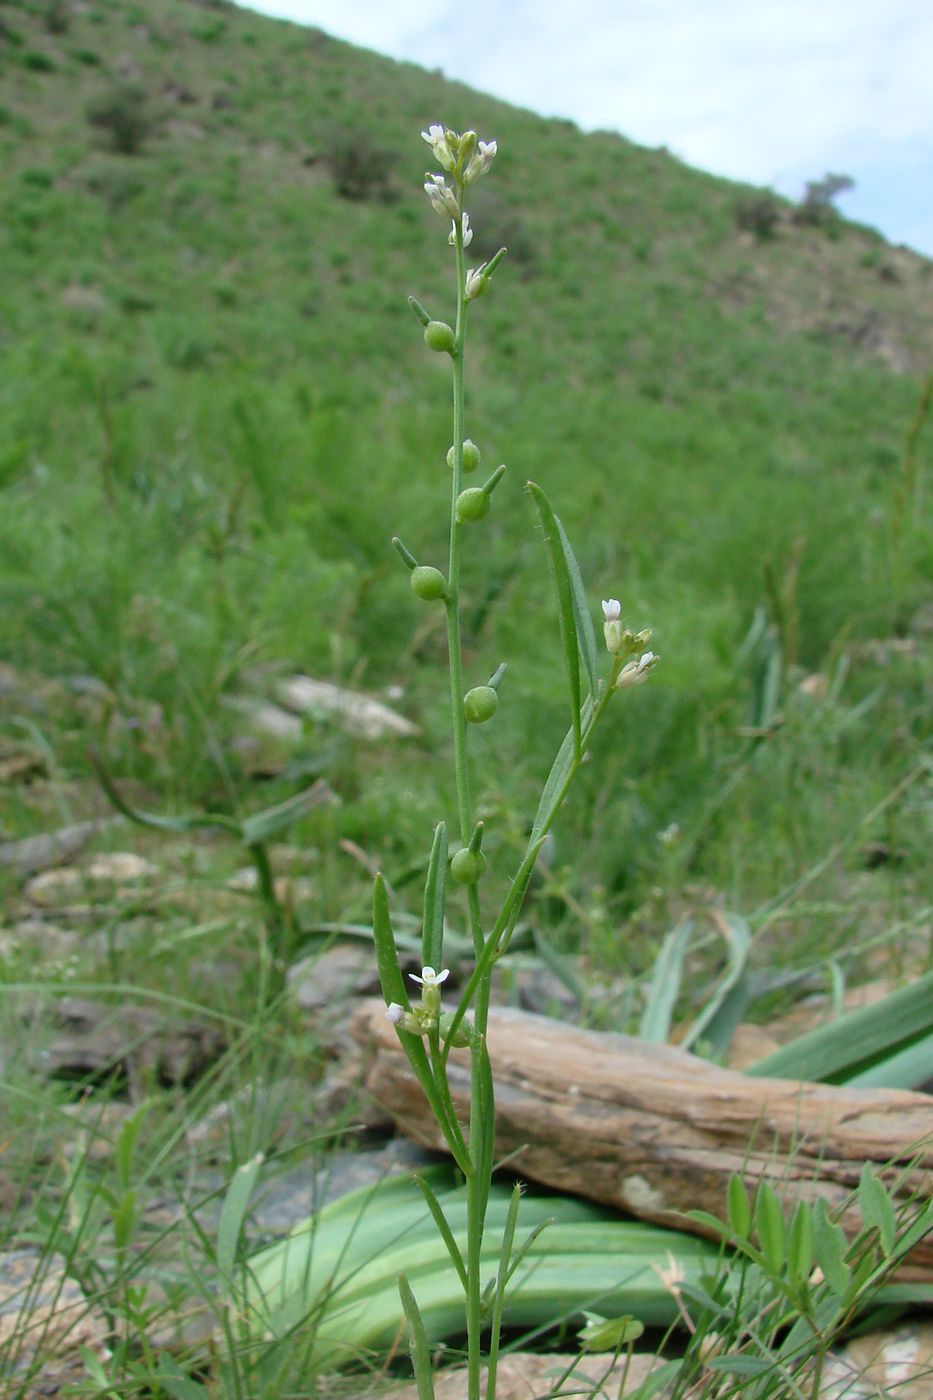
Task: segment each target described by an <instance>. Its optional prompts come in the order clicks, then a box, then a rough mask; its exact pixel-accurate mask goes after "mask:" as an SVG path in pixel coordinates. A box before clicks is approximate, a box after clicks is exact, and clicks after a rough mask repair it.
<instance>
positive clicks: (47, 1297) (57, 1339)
mask: <svg viewBox="0 0 933 1400" xmlns="http://www.w3.org/2000/svg"><path fill="white" fill-rule="evenodd" d="M107 1335H108V1324H107V1319H106V1317H105V1316H104V1314H103V1313H102V1312H101V1311H100V1309H99V1308H96V1307H95V1306H94V1305H93V1304H92V1303H91V1302H89V1300H88V1299H87V1298H86V1297H85V1296H84V1294H83V1293H82V1291H81V1289H80V1288H79V1287H78V1285H77V1283H76V1282H75V1281H74V1279H72V1278H69V1276H68V1273H67V1271H66V1268H65V1261H64V1259H63V1258H62V1257H61V1255H58V1254H42V1253H40V1251H39V1250H36V1249H13V1250H6V1251H4V1252H3V1253H0V1355H2V1356H3V1374H4V1376H5V1377H6V1378H7V1379H8V1380H9V1379H11V1376H10V1372H11V1371H12V1375H13V1377H16V1376H19V1377H20V1378H21V1385H20V1386H16V1388H15V1389H10V1390H9V1391H6V1390H4V1392H3V1393H4V1394H9V1395H10V1396H13V1395H14V1394H15V1396H16V1397H17V1400H32V1397H38V1396H46V1395H57V1394H59V1393H60V1391H62V1390H63V1388H64V1387H65V1386H67V1385H69V1384H74V1383H76V1382H78V1381H81V1380H86V1378H87V1370H86V1368H85V1365H84V1362H83V1360H82V1359H81V1348H82V1347H87V1349H88V1350H89V1351H90V1352H92V1353H93V1355H95V1356H97V1357H98V1358H100V1359H101V1360H103V1359H105V1358H106V1357H107V1356H109V1352H108V1349H107ZM33 1368H35V1369H33ZM27 1377H28V1379H27Z"/></svg>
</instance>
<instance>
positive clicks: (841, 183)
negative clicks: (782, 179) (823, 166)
mask: <svg viewBox="0 0 933 1400" xmlns="http://www.w3.org/2000/svg"><path fill="white" fill-rule="evenodd" d="M853 189H855V181H854V180H853V179H852V176H851V175H833V174H832V173H830V174H827V175H824V176H823V178H822V179H821V180H808V181H807V183H806V187H805V188H804V192H803V199H801V201H800V203H799V204H798V206H797V208H796V210H795V212H794V222H795V223H798V224H811V225H820V226H822V227H824V228H831V227H832V226H833V225H834V224H835V223H836V221H837V220H838V218H839V210H838V209H837V208H836V206H835V203H834V201H835V200H836V198H837V197H838V196H839V195H841V194H845V192H846V190H853Z"/></svg>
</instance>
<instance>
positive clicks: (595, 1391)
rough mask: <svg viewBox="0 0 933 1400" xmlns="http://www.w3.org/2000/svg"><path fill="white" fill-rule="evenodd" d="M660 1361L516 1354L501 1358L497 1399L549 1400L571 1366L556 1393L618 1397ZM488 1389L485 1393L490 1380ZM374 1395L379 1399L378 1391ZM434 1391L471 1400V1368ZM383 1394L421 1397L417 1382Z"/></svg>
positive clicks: (440, 1397)
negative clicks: (468, 1381)
mask: <svg viewBox="0 0 933 1400" xmlns="http://www.w3.org/2000/svg"><path fill="white" fill-rule="evenodd" d="M610 1363H611V1364H610ZM656 1365H658V1360H657V1358H656V1357H655V1356H652V1355H649V1354H646V1353H643V1352H636V1353H635V1354H634V1355H633V1356H632V1357H631V1358H630V1359H629V1360H627V1359H626V1358H625V1357H620V1358H619V1359H618V1360H616V1361H615V1362H612V1358H611V1357H609V1356H601V1355H592V1354H589V1353H587V1354H584V1355H582V1356H581V1355H580V1354H579V1353H576V1352H573V1353H570V1354H567V1353H558V1352H551V1353H545V1354H544V1355H539V1354H538V1353H537V1352H530V1351H516V1352H510V1353H509V1354H508V1355H507V1356H503V1357H501V1358H500V1361H499V1366H498V1369H497V1372H496V1400H547V1397H549V1396H550V1395H551V1394H552V1390H553V1387H555V1386H556V1385H557V1382H558V1381H559V1380H560V1378H561V1376H563V1375H564V1373H565V1372H567V1371H568V1370H570V1368H571V1367H572V1368H573V1370H572V1374H571V1375H570V1376H569V1377H568V1379H566V1380H565V1381H564V1382H563V1384H562V1385H561V1387H560V1390H559V1391H556V1392H554V1393H556V1394H558V1395H561V1396H567V1397H570V1396H580V1397H581V1400H616V1397H620V1396H625V1395H631V1393H632V1391H633V1390H635V1389H636V1388H637V1387H638V1386H639V1385H641V1383H642V1382H643V1381H644V1380H645V1379H646V1377H647V1376H648V1375H649V1374H650V1372H651V1370H652V1368H653V1367H654V1366H656ZM607 1373H608V1374H607ZM482 1389H483V1394H484V1395H485V1393H486V1387H485V1382H484V1383H483V1387H482ZM372 1394H373V1397H374V1400H375V1395H376V1392H375V1391H373V1392H372ZM434 1394H435V1397H436V1400H467V1394H468V1390H467V1373H466V1370H465V1369H464V1368H461V1367H458V1368H457V1369H456V1370H450V1371H438V1372H436V1373H435V1376H434ZM379 1395H380V1400H418V1391H417V1387H416V1386H415V1385H414V1384H412V1385H406V1386H402V1387H401V1388H399V1389H397V1390H389V1391H381V1392H379ZM358 1400H362V1398H361V1397H359V1398H358Z"/></svg>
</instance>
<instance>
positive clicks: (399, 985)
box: [373, 875, 410, 1011]
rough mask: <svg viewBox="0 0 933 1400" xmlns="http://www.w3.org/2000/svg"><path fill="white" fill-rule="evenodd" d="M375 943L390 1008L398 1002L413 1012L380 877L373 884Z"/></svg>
mask: <svg viewBox="0 0 933 1400" xmlns="http://www.w3.org/2000/svg"><path fill="white" fill-rule="evenodd" d="M373 942H374V943H375V945H376V966H377V968H378V969H379V985H380V986H381V988H382V995H383V997H384V999H385V1001H386V1004H388V1003H390V1002H396V1003H397V1004H398V1005H399V1006H404V1007H405V1009H406V1011H407V1010H408V1009H409V1005H410V1003H409V1000H408V992H407V991H406V988H405V979H404V977H403V976H402V969H401V968H400V967H399V962H398V950H397V949H396V946H395V934H394V933H393V932H392V917H391V915H390V914H389V896H388V894H387V892H386V882H385V880H384V879H383V877H382V875H377V876H376V879H375V882H374V884H373Z"/></svg>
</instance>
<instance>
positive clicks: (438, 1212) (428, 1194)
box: [415, 1172, 469, 1293]
mask: <svg viewBox="0 0 933 1400" xmlns="http://www.w3.org/2000/svg"><path fill="white" fill-rule="evenodd" d="M415 1181H416V1183H417V1184H418V1187H419V1189H420V1191H421V1194H422V1196H424V1199H425V1201H426V1202H427V1207H428V1210H429V1211H430V1212H431V1216H432V1218H433V1220H434V1223H435V1225H436V1226H437V1230H438V1234H439V1235H440V1237H441V1239H442V1240H443V1241H444V1244H445V1245H446V1246H447V1253H448V1254H449V1255H450V1262H451V1263H452V1264H453V1266H454V1268H455V1269H456V1270H457V1277H458V1278H459V1279H460V1282H461V1283H462V1284H463V1291H464V1293H466V1292H467V1289H468V1288H469V1283H468V1280H467V1271H466V1265H465V1264H464V1262H463V1255H462V1254H461V1253H460V1248H459V1246H458V1244H457V1241H456V1240H455V1239H454V1237H453V1232H452V1230H451V1228H450V1226H449V1225H448V1223H447V1217H446V1215H445V1214H444V1209H443V1206H442V1205H441V1203H440V1201H439V1200H438V1199H437V1196H436V1195H435V1193H434V1191H433V1189H432V1187H431V1186H430V1185H429V1183H428V1182H427V1181H426V1180H425V1178H424V1176H423V1175H422V1174H421V1173H420V1172H415Z"/></svg>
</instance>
